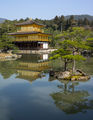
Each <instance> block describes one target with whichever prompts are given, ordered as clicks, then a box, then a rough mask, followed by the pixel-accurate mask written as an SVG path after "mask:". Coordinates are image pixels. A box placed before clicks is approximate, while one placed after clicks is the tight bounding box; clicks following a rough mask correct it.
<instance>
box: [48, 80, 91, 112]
mask: <svg viewBox="0 0 93 120" xmlns="http://www.w3.org/2000/svg"><path fill="white" fill-rule="evenodd" d="M52 80H53V79H49V81H52ZM61 82H62V85H59V86H58V87H59V88H60V89H61V91H60V92H56V93H52V94H50V96H51V97H52V98H53V100H54V102H55V104H56V106H57V107H58V108H59V109H61V110H62V111H64V112H65V113H66V114H76V113H78V112H82V113H85V112H87V110H88V109H93V100H89V99H88V97H89V96H90V95H89V93H88V92H87V91H85V90H75V86H77V85H79V82H72V83H71V82H70V83H69V82H67V81H61Z"/></svg>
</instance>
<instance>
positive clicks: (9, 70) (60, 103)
mask: <svg viewBox="0 0 93 120" xmlns="http://www.w3.org/2000/svg"><path fill="white" fill-rule="evenodd" d="M45 56H46V55H45ZM46 58H47V57H44V56H42V55H39V56H38V55H23V56H22V58H20V59H18V60H16V61H3V62H0V120H82V119H84V120H92V119H93V58H87V60H86V61H85V62H79V63H78V67H80V68H81V69H83V70H84V71H85V72H87V73H88V74H90V75H91V79H90V80H89V81H86V82H66V81H59V80H57V79H53V78H50V77H49V73H48V70H49V69H51V68H52V67H53V69H56V68H59V67H60V65H59V66H58V65H57V61H54V62H53V63H49V62H48V61H45V59H46ZM58 63H59V62H58ZM41 73H42V76H40V75H39V74H41Z"/></svg>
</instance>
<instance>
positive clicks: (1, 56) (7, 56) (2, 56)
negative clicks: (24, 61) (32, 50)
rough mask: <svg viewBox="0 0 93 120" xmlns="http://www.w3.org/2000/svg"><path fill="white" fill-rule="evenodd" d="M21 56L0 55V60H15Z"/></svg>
mask: <svg viewBox="0 0 93 120" xmlns="http://www.w3.org/2000/svg"><path fill="white" fill-rule="evenodd" d="M20 57H21V55H17V54H12V53H0V60H7V59H17V58H20Z"/></svg>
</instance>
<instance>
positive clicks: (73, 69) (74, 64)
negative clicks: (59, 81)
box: [72, 60, 76, 73]
mask: <svg viewBox="0 0 93 120" xmlns="http://www.w3.org/2000/svg"><path fill="white" fill-rule="evenodd" d="M75 68H76V61H75V60H73V67H72V71H73V73H74V72H75V70H76V69H75Z"/></svg>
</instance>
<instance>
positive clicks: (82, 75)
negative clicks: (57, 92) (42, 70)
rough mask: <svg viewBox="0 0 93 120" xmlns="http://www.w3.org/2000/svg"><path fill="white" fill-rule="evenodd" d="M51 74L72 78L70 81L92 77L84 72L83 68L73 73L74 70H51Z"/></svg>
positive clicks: (58, 77)
mask: <svg viewBox="0 0 93 120" xmlns="http://www.w3.org/2000/svg"><path fill="white" fill-rule="evenodd" d="M49 75H50V76H52V77H54V78H57V79H61V80H70V81H86V80H89V79H90V76H89V75H87V74H86V73H84V72H82V71H81V70H76V72H75V73H72V71H64V72H62V71H59V72H58V71H53V70H51V71H50V72H49Z"/></svg>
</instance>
